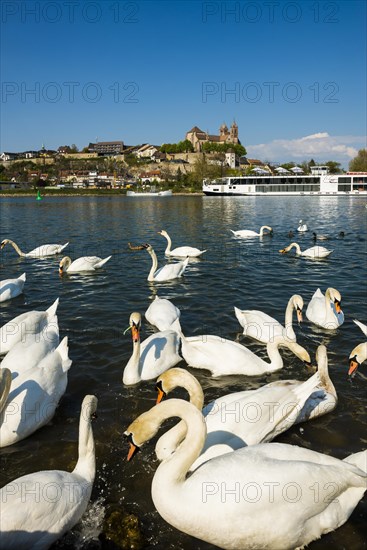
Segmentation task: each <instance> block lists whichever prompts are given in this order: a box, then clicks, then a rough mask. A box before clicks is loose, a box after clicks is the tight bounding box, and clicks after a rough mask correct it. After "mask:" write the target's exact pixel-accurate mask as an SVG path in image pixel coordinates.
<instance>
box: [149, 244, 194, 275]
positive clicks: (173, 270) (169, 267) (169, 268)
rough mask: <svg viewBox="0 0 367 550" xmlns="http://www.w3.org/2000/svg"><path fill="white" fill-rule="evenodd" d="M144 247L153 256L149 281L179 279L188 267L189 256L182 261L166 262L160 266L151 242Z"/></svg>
mask: <svg viewBox="0 0 367 550" xmlns="http://www.w3.org/2000/svg"><path fill="white" fill-rule="evenodd" d="M143 248H145V250H146V251H147V252H148V253H149V254H150V256H151V258H152V267H151V269H150V272H149V275H148V281H158V282H162V281H172V279H177V278H178V277H181V276H182V275H183V273H184V271H185V269H186V266H187V264H188V263H189V258H186V260H183V261H182V262H176V263H174V264H166V265H164V266H163V267H161V268H159V269H157V268H158V260H157V255H156V253H155V252H154V249H153V248H152V246H151V245H150V244H145V245H143Z"/></svg>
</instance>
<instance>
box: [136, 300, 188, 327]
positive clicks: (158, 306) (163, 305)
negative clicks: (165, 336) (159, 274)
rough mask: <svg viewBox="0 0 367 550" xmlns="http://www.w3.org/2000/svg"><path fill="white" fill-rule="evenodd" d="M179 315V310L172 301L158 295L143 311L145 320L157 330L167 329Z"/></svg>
mask: <svg viewBox="0 0 367 550" xmlns="http://www.w3.org/2000/svg"><path fill="white" fill-rule="evenodd" d="M180 315H181V312H180V310H179V309H178V308H177V307H176V306H175V305H174V304H173V303H172V302H170V301H169V300H166V299H165V298H159V296H156V299H155V300H154V301H153V302H152V303H151V304H150V306H149V307H148V309H147V310H146V312H145V318H146V320H147V321H148V322H149V323H150V324H151V325H154V326H156V327H157V328H158V330H166V329H168V328H169V327H170V326H171V325H172V323H174V322H175V321H176V319H179V318H180Z"/></svg>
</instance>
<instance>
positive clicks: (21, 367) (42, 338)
mask: <svg viewBox="0 0 367 550" xmlns="http://www.w3.org/2000/svg"><path fill="white" fill-rule="evenodd" d="M59 343H60V340H59V325H58V321H57V315H54V316H53V317H52V318H51V319H50V321H49V323H48V324H47V325H46V326H45V327H44V329H43V330H42V332H41V333H37V334H33V333H31V334H27V333H26V332H25V333H24V335H23V337H22V339H21V340H20V341H19V342H17V343H16V344H15V345H14V346H13V347H12V348H11V350H10V351H9V352H8V353H7V354H6V355H5V357H4V359H3V360H2V363H1V366H2V367H4V368H7V369H9V370H10V371H11V373H12V378H15V377H16V376H18V375H19V374H21V373H24V372H26V371H27V370H28V369H32V368H33V367H36V366H37V365H38V364H41V361H42V359H44V357H46V355H47V354H48V353H50V352H51V351H53V350H55V349H56V348H57V347H58V345H59Z"/></svg>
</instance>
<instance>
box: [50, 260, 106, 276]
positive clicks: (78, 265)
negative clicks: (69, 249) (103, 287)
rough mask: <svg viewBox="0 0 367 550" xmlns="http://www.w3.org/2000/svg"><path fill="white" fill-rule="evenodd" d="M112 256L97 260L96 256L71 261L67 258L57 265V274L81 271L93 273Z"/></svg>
mask: <svg viewBox="0 0 367 550" xmlns="http://www.w3.org/2000/svg"><path fill="white" fill-rule="evenodd" d="M111 258H112V256H108V257H107V258H104V259H102V258H99V257H98V256H82V257H81V258H77V259H76V260H73V261H72V260H71V258H69V256H64V258H63V259H62V260H61V261H60V263H59V273H60V274H63V273H80V272H81V271H95V270H96V269H100V268H101V267H102V266H104V265H105V264H106V263H107V262H108V260H110V259H111Z"/></svg>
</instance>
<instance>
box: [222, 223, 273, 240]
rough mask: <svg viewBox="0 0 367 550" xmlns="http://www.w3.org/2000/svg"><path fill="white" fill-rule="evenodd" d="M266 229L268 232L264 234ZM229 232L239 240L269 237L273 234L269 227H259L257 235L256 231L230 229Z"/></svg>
mask: <svg viewBox="0 0 367 550" xmlns="http://www.w3.org/2000/svg"><path fill="white" fill-rule="evenodd" d="M266 229H267V230H268V232H267V233H265V230H266ZM230 231H232V233H233V235H234V236H235V237H241V238H246V237H262V236H263V235H271V234H272V233H273V230H272V228H271V227H270V226H269V225H263V226H261V227H260V232H259V233H257V232H256V231H252V230H251V229H240V231H233V230H232V229H230Z"/></svg>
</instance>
